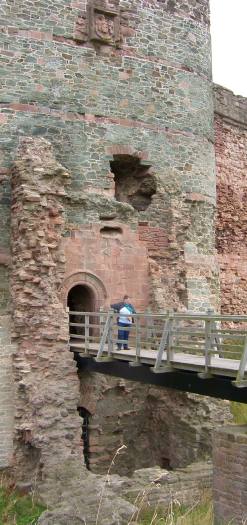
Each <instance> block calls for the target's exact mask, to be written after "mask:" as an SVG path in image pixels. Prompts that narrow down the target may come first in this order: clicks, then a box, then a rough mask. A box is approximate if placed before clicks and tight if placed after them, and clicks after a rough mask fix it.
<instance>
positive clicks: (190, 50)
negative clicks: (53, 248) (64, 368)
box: [0, 0, 217, 309]
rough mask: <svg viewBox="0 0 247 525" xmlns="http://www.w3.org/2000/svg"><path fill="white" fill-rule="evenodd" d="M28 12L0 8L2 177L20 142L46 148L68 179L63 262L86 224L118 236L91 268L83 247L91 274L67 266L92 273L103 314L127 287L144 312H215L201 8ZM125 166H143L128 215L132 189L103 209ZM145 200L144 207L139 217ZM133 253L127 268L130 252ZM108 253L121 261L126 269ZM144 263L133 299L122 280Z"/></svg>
mask: <svg viewBox="0 0 247 525" xmlns="http://www.w3.org/2000/svg"><path fill="white" fill-rule="evenodd" d="M28 9H29V8H28V7H27V6H26V4H25V1H24V2H23V3H22V5H21V6H20V5H18V6H17V5H13V3H12V2H10V1H9V0H7V1H6V2H5V4H4V9H3V14H2V24H3V29H2V32H1V36H0V38H1V41H2V47H3V60H4V76H3V78H4V88H3V93H2V98H1V123H2V126H1V130H2V131H1V132H2V134H3V138H4V149H3V152H2V156H1V167H2V168H1V169H2V173H3V176H6V174H7V170H8V167H9V165H10V164H11V160H12V159H13V157H14V152H15V149H16V145H17V143H18V139H19V137H20V136H22V135H28V136H37V135H38V136H43V137H45V138H47V139H48V140H49V141H50V142H51V143H52V144H53V145H54V147H55V151H56V156H57V158H58V160H59V161H60V162H61V163H62V164H63V165H64V166H65V167H66V168H67V169H69V171H70V172H71V174H72V185H71V188H70V191H69V199H68V200H67V205H66V216H67V225H66V228H67V231H66V246H67V248H66V249H67V252H70V250H71V251H72V252H73V246H74V236H75V237H76V238H80V237H81V238H82V239H83V240H82V242H83V244H84V245H85V243H87V242H88V246H89V250H90V240H88V241H87V239H86V228H85V225H86V226H87V227H88V225H90V224H95V225H96V224H97V225H98V226H95V227H94V228H95V230H94V231H99V230H100V227H99V225H100V224H102V225H104V220H105V219H107V220H108V221H110V220H111V219H112V220H114V221H116V222H118V223H119V222H120V223H123V224H124V225H125V234H124V235H122V236H121V235H119V238H118V243H116V242H115V245H114V242H113V241H112V239H111V240H109V239H108V240H104V242H103V244H104V249H105V256H104V259H101V261H100V252H101V250H102V243H101V242H99V243H98V242H95V249H94V255H95V260H98V261H99V265H98V266H97V267H94V265H93V264H91V263H90V261H89V260H88V261H85V262H84V261H82V260H81V261H80V265H79V268H78V263H77V262H75V261H74V262H73V264H72V266H73V269H74V268H75V266H77V270H82V269H83V270H84V271H86V272H87V271H88V272H93V273H95V274H96V272H97V271H98V270H99V273H100V277H101V279H102V280H103V279H105V282H103V285H105V288H106V295H107V298H106V303H107V304H109V302H111V300H115V299H118V298H119V296H120V295H122V293H124V292H126V291H127V292H129V289H131V295H132V296H133V299H135V298H136V302H137V305H138V307H143V306H145V305H146V304H147V302H149V304H152V306H153V307H155V308H166V307H173V306H177V307H180V308H181V307H187V306H188V307H189V308H190V309H194V308H196V309H205V308H207V307H208V306H210V305H212V304H214V305H215V304H216V299H215V295H216V291H217V267H216V266H215V263H214V261H213V264H212V259H213V258H214V226H213V219H214V208H215V171H214V148H213V106H212V93H211V82H210V80H211V60H210V56H211V51H210V38H209V14H208V0H201V1H200V2H197V3H196V5H195V3H194V2H192V1H190V0H188V1H187V2H186V3H185V2H180V1H179V0H177V1H174V2H170V1H165V2H162V3H161V2H159V1H158V0H155V1H154V2H148V1H147V0H132V1H131V2H129V3H126V2H125V1H124V0H121V1H119V2H118V1H117V0H114V1H112V2H109V3H108V4H107V3H104V2H100V3H97V2H93V1H91V2H88V3H87V2H85V1H81V2H77V3H76V2H70V1H69V0H62V1H60V2H57V1H55V0H54V1H53V2H52V3H51V2H40V3H39V2H36V6H35V13H34V14H33V15H32V17H31V18H29V15H28V14H27V12H28ZM10 20H11V23H10ZM13 79H14V82H13ZM129 157H131V158H132V159H133V158H134V159H138V161H139V163H140V166H141V168H142V170H144V168H145V166H146V167H147V173H146V175H145V176H146V179H145V184H144V185H143V184H142V185H141V189H140V191H139V194H138V195H137V201H138V203H137V205H138V206H139V209H137V208H135V206H132V205H131V204H130V201H131V202H132V203H134V202H135V201H136V196H135V195H134V194H133V191H134V190H133V187H132V190H131V189H130V194H131V195H129V199H127V201H128V202H126V200H125V201H124V202H118V200H116V199H115V198H114V194H115V190H114V185H115V182H116V176H115V182H114V177H113V173H112V172H111V171H110V167H111V169H113V168H112V163H114V162H118V161H119V160H121V161H128V159H129ZM110 163H111V166H110ZM113 170H114V169H113ZM152 177H153V178H154V179H155V191H154V193H152V191H153V190H152V189H150V181H151V179H152ZM148 179H149V180H148ZM152 184H153V182H152ZM148 185H149V190H148ZM8 188H9V183H8V180H7V179H6V181H4V190H6V191H5V193H4V198H3V200H2V209H5V208H6V207H8V199H9V193H8ZM131 191H132V193H131ZM148 191H151V194H150V195H151V196H150V203H149V205H148V206H147V207H146V209H143V208H142V206H141V208H142V209H140V200H141V201H142V202H143V201H147V195H148ZM137 193H138V192H137ZM3 206H4V207H5V208H3ZM108 223H109V222H108ZM128 232H129V233H128ZM5 237H6V233H5ZM138 238H139V239H138ZM157 240H158V241H157ZM131 243H134V244H135V247H136V252H137V254H138V253H139V258H138V255H137V258H135V257H134V256H133V254H131V249H130V250H128V247H129V245H130V244H131ZM117 245H118V246H117ZM119 248H120V250H121V251H122V252H124V251H125V250H126V251H127V252H128V258H130V263H129V266H130V269H129V271H127V268H126V270H125V269H124V268H123V262H122V259H121V256H120V257H119ZM146 251H147V253H148V264H149V279H148V277H147V268H143V269H141V271H140V276H139V280H141V279H143V280H144V279H145V283H144V284H143V287H141V286H140V283H139V281H138V279H137V281H136V280H134V279H133V271H132V268H133V266H134V267H135V273H136V274H137V273H138V269H139V261H140V257H143V256H144V254H145V253H146ZM83 256H84V254H83V253H82V257H83ZM114 258H115V263H113V262H112V261H113V259H114ZM102 261H103V264H104V265H105V264H107V266H109V267H110V268H111V271H112V272H114V273H115V275H116V274H120V276H121V283H120V282H117V279H112V281H111V282H109V280H107V277H105V275H104V274H103V273H102V272H101V269H100V264H101V262H102ZM125 266H126V265H125ZM121 268H123V269H121ZM124 274H125V275H124ZM130 274H132V279H131V277H130ZM66 276H67V277H70V269H69V268H67V271H66ZM96 277H97V275H96ZM126 288H127V290H126Z"/></svg>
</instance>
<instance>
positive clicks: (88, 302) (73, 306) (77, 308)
mask: <svg viewBox="0 0 247 525" xmlns="http://www.w3.org/2000/svg"><path fill="white" fill-rule="evenodd" d="M67 306H68V307H69V310H70V312H81V313H80V315H78V314H76V315H73V314H71V315H70V330H69V331H70V336H71V338H73V334H77V335H82V336H84V335H85V328H84V327H83V326H78V327H77V326H74V324H79V325H83V324H85V315H84V313H83V312H94V311H95V308H96V305H95V296H94V293H93V290H92V289H91V288H90V287H89V286H86V285H84V284H77V285H76V286H73V288H71V290H70V291H69V293H68V301H67ZM90 322H92V318H91V317H90Z"/></svg>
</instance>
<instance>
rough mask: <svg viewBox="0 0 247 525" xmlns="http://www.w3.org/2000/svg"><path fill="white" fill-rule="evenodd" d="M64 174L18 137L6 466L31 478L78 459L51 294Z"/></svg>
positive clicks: (69, 384) (64, 349)
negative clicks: (10, 456)
mask: <svg viewBox="0 0 247 525" xmlns="http://www.w3.org/2000/svg"><path fill="white" fill-rule="evenodd" d="M44 159H45V162H44ZM68 180H69V174H68V172H67V171H66V170H65V169H64V168H63V167H62V166H61V164H59V163H58V162H57V161H56V160H55V158H54V155H53V151H52V148H51V146H50V145H49V144H48V143H47V142H46V141H45V140H44V139H36V141H33V139H32V138H30V139H23V140H22V141H21V144H20V147H19V150H18V154H17V157H16V160H15V163H14V165H13V168H12V210H11V211H12V220H11V233H12V235H11V239H12V265H11V297H12V309H13V311H12V339H13V340H14V341H15V346H16V350H15V352H14V359H13V371H14V384H15V396H14V402H15V425H14V464H13V466H14V472H15V478H16V479H17V480H21V481H22V482H25V483H30V484H33V485H34V484H39V482H41V481H42V483H46V484H48V483H49V476H50V475H51V472H52V470H53V469H54V468H55V467H56V465H59V464H60V463H61V462H64V461H65V462H66V461H67V460H72V462H73V460H75V459H77V462H78V467H79V465H80V462H82V447H81V423H80V418H79V415H78V414H77V406H78V399H79V389H78V378H77V373H76V365H75V362H74V361H73V354H72V353H70V352H69V347H68V336H69V330H68V319H67V315H66V313H65V310H64V308H63V305H62V303H61V301H60V299H59V288H60V285H61V282H62V281H63V278H64V270H65V267H64V263H65V257H64V253H63V250H62V247H61V232H62V231H63V229H64V217H63V212H64V208H63V204H62V199H63V198H64V196H65V194H66V193H65V187H66V185H67V184H68ZM81 468H83V467H82V465H81Z"/></svg>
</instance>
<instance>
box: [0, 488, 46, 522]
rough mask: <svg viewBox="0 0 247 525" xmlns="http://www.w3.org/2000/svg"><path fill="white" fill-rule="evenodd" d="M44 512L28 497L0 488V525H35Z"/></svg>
mask: <svg viewBox="0 0 247 525" xmlns="http://www.w3.org/2000/svg"><path fill="white" fill-rule="evenodd" d="M44 510H45V509H44V507H43V506H42V505H39V504H38V503H36V502H34V501H33V500H32V498H31V497H30V496H20V495H19V494H18V493H17V492H15V491H13V490H12V489H11V488H8V487H7V486H1V487H0V525H35V524H36V523H37V520H38V518H39V516H40V515H41V513H42V512H43V511H44Z"/></svg>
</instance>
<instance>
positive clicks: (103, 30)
mask: <svg viewBox="0 0 247 525" xmlns="http://www.w3.org/2000/svg"><path fill="white" fill-rule="evenodd" d="M89 29H90V39H91V40H95V41H98V42H101V43H102V44H109V45H117V44H118V43H119V40H120V20H119V11H118V9H117V8H110V7H109V8H108V7H105V6H102V4H100V3H98V2H95V3H93V4H92V5H91V6H90V11H89Z"/></svg>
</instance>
